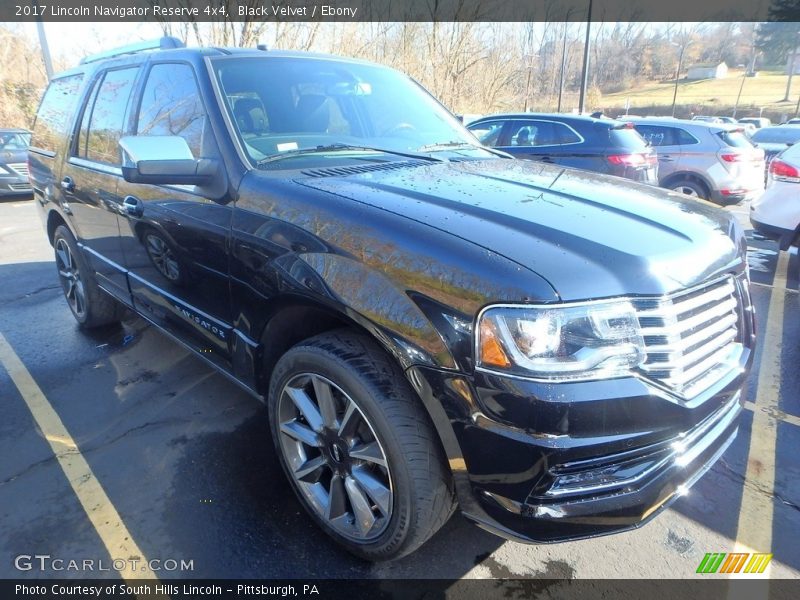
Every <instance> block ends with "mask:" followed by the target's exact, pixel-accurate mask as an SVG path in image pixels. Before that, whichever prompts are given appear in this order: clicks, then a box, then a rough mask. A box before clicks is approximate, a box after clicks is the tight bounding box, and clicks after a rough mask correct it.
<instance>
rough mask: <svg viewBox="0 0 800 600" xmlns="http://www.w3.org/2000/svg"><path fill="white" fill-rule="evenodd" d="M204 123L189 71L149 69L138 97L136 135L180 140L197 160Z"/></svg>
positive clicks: (163, 67)
mask: <svg viewBox="0 0 800 600" xmlns="http://www.w3.org/2000/svg"><path fill="white" fill-rule="evenodd" d="M205 122H206V111H205V108H204V107H203V102H202V101H201V99H200V91H199V90H198V88H197V81H196V80H195V78H194V71H193V70H192V68H191V67H190V66H189V65H184V64H159V65H155V66H153V68H152V69H150V74H149V75H148V76H147V83H146V84H145V88H144V94H143V95H142V102H141V106H140V109H139V118H138V121H137V126H136V133H137V134H138V135H178V136H181V137H182V138H184V139H185V140H186V143H187V144H188V145H189V148H190V149H191V150H192V154H194V156H195V158H199V157H201V156H202V155H203V153H202V139H203V128H204V127H205Z"/></svg>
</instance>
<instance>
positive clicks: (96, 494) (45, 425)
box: [0, 333, 158, 580]
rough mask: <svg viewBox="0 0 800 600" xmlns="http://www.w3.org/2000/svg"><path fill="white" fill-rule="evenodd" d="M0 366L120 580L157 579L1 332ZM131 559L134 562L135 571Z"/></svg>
mask: <svg viewBox="0 0 800 600" xmlns="http://www.w3.org/2000/svg"><path fill="white" fill-rule="evenodd" d="M0 365H2V366H3V367H4V368H5V370H6V371H7V372H8V374H9V376H10V377H11V380H12V381H13V382H14V385H15V386H16V387H17V389H18V390H19V393H20V395H21V396H22V399H23V400H24V401H25V404H27V405H28V409H30V411H31V414H32V415H33V418H34V420H35V421H36V426H37V427H38V428H39V430H40V431H41V434H42V436H43V437H44V438H45V439H46V440H47V443H48V444H50V448H51V449H52V451H53V454H55V455H56V459H57V460H58V464H59V466H60V467H61V470H62V471H63V472H64V475H65V476H66V478H67V481H69V484H70V486H71V487H72V490H73V491H74V492H75V495H76V496H77V497H78V500H79V501H80V503H81V506H83V509H84V510H85V511H86V515H87V516H88V517H89V520H90V521H91V523H92V525H93V526H94V528H95V530H96V531H97V534H98V536H100V539H101V540H102V542H103V545H104V546H105V547H106V550H107V551H108V553H109V555H110V556H111V559H112V560H116V559H121V560H122V561H124V564H125V568H124V569H123V570H120V571H118V572H119V575H120V577H122V578H123V579H126V580H132V579H158V578H157V576H156V574H155V573H154V572H153V571H151V570H150V568H149V566H148V562H147V559H146V558H145V556H144V553H143V552H142V551H141V550H140V549H139V547H138V546H137V545H136V542H134V541H133V537H132V536H131V534H130V532H129V531H128V528H127V527H126V526H125V523H124V522H123V521H122V518H121V517H120V516H119V513H118V512H117V509H116V508H115V507H114V505H113V504H112V503H111V500H110V499H109V498H108V495H107V494H106V492H105V490H104V489H103V486H102V485H101V484H100V482H99V481H98V480H97V478H96V477H95V475H94V473H93V472H92V469H91V467H90V466H89V463H87V462H86V459H85V458H84V457H83V455H82V454H81V452H80V450H79V449H78V446H77V444H76V443H75V440H74V439H72V436H71V435H70V434H69V431H67V428H66V427H65V426H64V423H63V422H62V421H61V417H59V416H58V413H56V411H55V410H54V409H53V407H52V405H51V404H50V402H49V401H48V400H47V398H46V397H45V395H44V393H43V392H42V390H41V388H40V387H39V386H38V384H37V383H36V381H34V379H33V377H32V376H31V374H30V373H29V372H28V369H26V368H25V365H24V364H23V363H22V361H21V360H20V359H19V357H18V356H17V355H16V353H15V352H14V349H13V348H12V347H11V345H10V344H9V343H8V342H7V341H6V338H5V337H4V336H3V334H2V333H0ZM132 560H135V561H136V565H135V568H134V563H133V562H132ZM115 570H116V568H115Z"/></svg>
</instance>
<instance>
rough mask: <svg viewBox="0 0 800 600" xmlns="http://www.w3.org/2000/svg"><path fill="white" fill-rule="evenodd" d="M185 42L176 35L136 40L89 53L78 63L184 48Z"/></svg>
mask: <svg viewBox="0 0 800 600" xmlns="http://www.w3.org/2000/svg"><path fill="white" fill-rule="evenodd" d="M185 47H186V44H184V43H183V42H182V41H180V40H179V39H178V38H176V37H170V36H166V35H165V36H164V37H162V38H159V39H157V40H149V41H146V42H137V43H135V44H128V45H127V46H120V47H119V48H114V49H113V50H106V51H105V52H99V53H97V54H90V55H89V56H86V57H84V58H82V59H81V62H80V64H82V65H85V64H87V63H93V62H97V61H98V60H104V59H106V58H114V57H115V56H122V55H123V54H136V53H137V52H145V51H147V50H171V49H173V48H185Z"/></svg>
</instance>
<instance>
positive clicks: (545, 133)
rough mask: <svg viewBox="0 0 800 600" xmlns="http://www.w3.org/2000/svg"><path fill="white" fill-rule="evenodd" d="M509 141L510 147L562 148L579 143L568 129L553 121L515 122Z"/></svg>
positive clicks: (578, 137) (576, 136) (574, 134)
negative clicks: (565, 145)
mask: <svg viewBox="0 0 800 600" xmlns="http://www.w3.org/2000/svg"><path fill="white" fill-rule="evenodd" d="M510 139H511V145H512V146H562V145H564V144H575V143H578V142H580V141H581V137H580V136H579V135H578V134H577V133H575V132H574V131H573V130H572V129H571V128H570V127H568V126H567V125H564V124H563V123H557V122H555V121H516V122H515V123H514V126H513V127H512V128H511V132H510Z"/></svg>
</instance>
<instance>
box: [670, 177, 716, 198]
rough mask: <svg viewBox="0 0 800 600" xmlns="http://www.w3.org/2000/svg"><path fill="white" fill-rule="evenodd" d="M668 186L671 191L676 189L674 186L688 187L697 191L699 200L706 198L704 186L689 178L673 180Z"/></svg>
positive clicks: (706, 193) (706, 192)
mask: <svg viewBox="0 0 800 600" xmlns="http://www.w3.org/2000/svg"><path fill="white" fill-rule="evenodd" d="M669 187H670V189H672V190H673V191H677V190H676V188H678V187H690V188H692V189H693V190H694V191H695V192H697V198H699V199H701V200H708V196H709V194H708V191H707V190H706V189H705V187H704V186H703V185H700V184H699V183H697V182H695V181H691V180H690V179H678V180H677V181H673V182H672V183H671V184H670V186H669Z"/></svg>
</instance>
